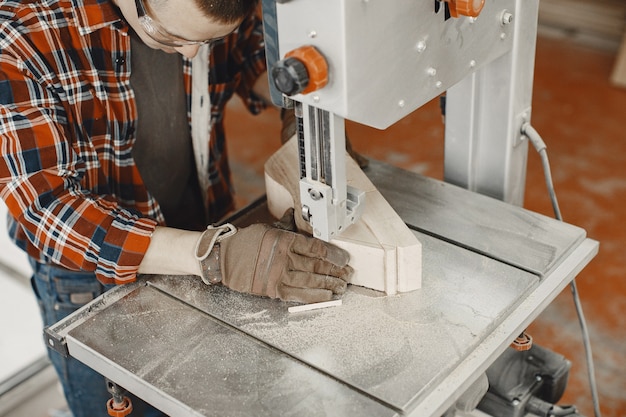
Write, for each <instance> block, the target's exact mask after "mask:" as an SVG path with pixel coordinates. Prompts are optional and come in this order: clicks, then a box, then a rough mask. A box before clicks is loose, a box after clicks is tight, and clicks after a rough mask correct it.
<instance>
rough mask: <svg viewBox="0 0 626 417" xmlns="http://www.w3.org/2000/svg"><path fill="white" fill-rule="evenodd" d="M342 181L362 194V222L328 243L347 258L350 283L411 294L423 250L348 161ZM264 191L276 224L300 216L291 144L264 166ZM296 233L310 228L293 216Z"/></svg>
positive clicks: (419, 280)
mask: <svg viewBox="0 0 626 417" xmlns="http://www.w3.org/2000/svg"><path fill="white" fill-rule="evenodd" d="M346 178H347V181H348V185H351V186H353V187H355V188H357V189H359V190H361V191H363V192H364V193H365V207H364V210H363V214H362V215H361V218H360V219H359V220H358V221H357V222H356V223H355V224H353V225H351V226H350V227H349V228H347V230H345V231H343V232H342V234H341V235H340V236H339V237H337V238H335V239H333V240H331V243H333V244H335V245H337V246H339V247H341V248H343V249H345V250H347V251H348V252H349V253H350V265H351V266H352V267H353V268H354V270H355V273H354V276H353V277H352V281H351V283H352V284H354V285H359V286H363V287H367V288H371V289H374V290H377V291H383V292H385V293H386V294H389V295H391V294H396V293H398V292H408V291H413V290H416V289H418V288H420V287H421V284H422V245H421V244H420V242H419V241H418V240H417V237H416V236H415V234H414V233H413V232H412V231H411V230H410V229H409V228H408V227H407V226H406V224H405V223H404V221H402V219H401V218H400V216H398V214H397V213H396V212H395V211H394V210H393V208H392V207H391V206H390V205H389V203H388V202H387V201H386V200H385V199H384V198H383V196H382V195H381V194H380V192H378V190H377V189H376V187H375V186H374V185H373V184H372V182H371V181H370V180H369V179H368V178H367V176H366V175H365V174H364V173H363V171H362V170H361V169H360V168H359V166H358V165H357V164H356V162H354V160H353V159H352V158H351V157H350V156H349V155H346ZM265 187H266V192H267V203H268V208H269V211H270V213H271V214H272V215H273V216H274V217H276V218H280V217H281V216H282V215H283V213H284V212H285V211H286V210H287V209H288V208H290V207H297V208H296V210H295V211H296V213H300V208H299V207H300V196H299V166H298V150H297V144H296V141H295V140H294V139H293V138H292V139H291V140H290V141H289V142H287V143H286V144H285V145H283V147H281V148H280V149H279V150H278V151H277V152H276V153H275V154H274V155H272V156H271V157H270V158H269V159H268V161H267V162H266V164H265ZM296 224H297V226H298V229H300V230H303V231H306V232H308V233H310V232H311V227H310V225H309V224H308V223H307V222H305V221H304V220H303V219H302V218H301V217H300V216H298V215H296Z"/></svg>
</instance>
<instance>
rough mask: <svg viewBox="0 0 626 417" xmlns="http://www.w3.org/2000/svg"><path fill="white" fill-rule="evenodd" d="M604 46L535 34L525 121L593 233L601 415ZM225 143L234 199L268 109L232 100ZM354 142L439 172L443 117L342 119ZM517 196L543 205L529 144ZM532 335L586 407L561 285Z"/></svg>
mask: <svg viewBox="0 0 626 417" xmlns="http://www.w3.org/2000/svg"><path fill="white" fill-rule="evenodd" d="M614 60H615V55H614V53H610V52H606V51H598V50H595V49H593V48H590V47H584V46H580V45H576V44H572V43H570V42H568V41H565V40H554V39H547V38H540V39H539V41H538V46H537V57H536V73H535V88H534V95H533V112H532V122H533V126H534V127H535V128H536V129H537V130H538V132H539V133H540V134H541V135H542V137H543V139H544V140H545V142H546V143H547V145H548V152H549V157H550V162H551V165H552V170H553V178H554V183H555V187H556V192H557V196H558V197H559V202H560V205H561V211H562V214H563V217H564V220H565V221H567V222H568V223H572V224H575V225H578V226H581V227H583V228H584V229H586V230H587V233H588V236H589V237H591V238H593V239H596V240H598V241H600V253H599V254H598V255H597V256H596V258H595V259H594V260H593V261H592V262H591V264H590V265H589V266H588V267H587V268H586V269H585V270H583V272H582V273H581V274H580V275H579V276H578V278H577V280H576V282H577V285H578V289H579V292H580V295H581V299H582V304H583V307H584V312H585V315H586V319H587V323H588V326H589V331H590V333H591V339H592V348H593V353H594V361H595V367H596V377H597V383H598V389H599V392H600V401H601V406H602V415H603V416H605V417H621V416H624V415H626V372H625V371H626V343H625V339H626V317H625V316H626V280H625V279H624V276H625V275H626V255H625V254H624V251H625V248H624V246H625V244H626V207H625V205H626V134H625V129H624V125H625V124H626V89H620V88H616V87H613V86H611V85H610V83H609V77H610V73H611V69H612V66H613V63H614ZM227 129H228V134H229V146H230V149H229V152H230V158H231V163H232V166H233V170H234V175H235V181H236V184H237V187H238V193H239V196H238V202H239V204H240V205H243V204H245V203H246V202H248V201H250V199H252V198H253V197H255V196H258V195H260V194H261V193H262V192H263V178H262V171H263V162H264V161H265V159H266V158H267V156H268V155H269V154H271V153H272V152H273V151H275V150H276V149H277V148H278V147H279V130H280V126H279V123H278V112H277V111H276V110H269V111H267V112H265V113H264V114H263V115H261V116H258V117H256V118H254V119H253V120H252V121H250V119H249V118H248V116H247V115H245V114H244V111H243V110H242V108H241V105H240V104H238V103H234V104H233V105H232V106H231V109H230V112H229V113H228V114H227ZM348 133H349V136H350V138H351V140H352V143H353V145H354V147H355V149H357V150H358V151H360V152H361V153H363V154H364V155H366V156H369V157H371V158H375V159H378V160H383V161H386V162H389V163H391V164H393V165H397V166H400V167H403V168H405V169H408V170H412V171H415V172H419V173H422V174H424V175H427V176H430V177H434V178H439V179H440V178H442V176H443V145H444V144H443V125H442V120H441V116H440V113H439V108H438V103H437V102H436V101H434V102H431V103H429V104H427V105H426V106H424V107H423V108H421V109H419V110H418V111H416V112H415V113H413V114H412V115H410V116H409V117H407V118H406V119H404V120H402V121H400V122H398V123H397V124H395V125H394V126H392V127H391V128H389V129H387V130H385V131H378V130H375V129H370V128H367V127H364V126H360V125H355V124H350V123H349V124H348ZM525 201H526V203H525V206H526V207H527V208H529V209H531V210H534V211H537V212H540V213H543V214H546V215H552V208H551V205H550V201H549V198H548V194H547V191H546V187H545V183H544V179H543V172H542V169H541V162H540V160H539V157H538V156H537V155H536V154H535V153H534V151H532V150H531V153H530V156H529V162H528V179H527V191H526V199H525ZM530 333H531V334H532V336H533V337H534V339H535V342H536V343H538V344H540V345H542V346H544V347H548V348H551V349H553V350H555V351H557V352H559V353H561V354H563V355H564V356H566V357H567V358H568V359H569V360H571V361H572V362H573V366H572V370H571V374H570V383H569V385H568V389H567V391H566V393H565V396H564V398H563V400H562V403H564V404H565V403H573V404H576V405H577V406H578V408H579V410H580V412H581V413H582V414H583V415H586V416H593V406H592V401H591V395H590V390H589V386H588V382H587V381H588V380H587V368H586V362H585V359H584V349H583V345H582V341H581V332H580V328H579V325H578V320H577V318H576V312H575V309H574V304H573V302H572V297H571V294H570V291H569V289H566V290H565V291H563V293H562V294H561V295H559V296H558V297H557V299H556V300H555V301H554V302H553V303H552V304H551V305H550V306H549V307H548V308H547V309H546V310H545V311H544V313H542V314H541V316H540V317H539V318H538V319H537V320H536V321H535V322H534V323H533V325H532V326H531V328H530Z"/></svg>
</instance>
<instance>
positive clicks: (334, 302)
mask: <svg viewBox="0 0 626 417" xmlns="http://www.w3.org/2000/svg"><path fill="white" fill-rule="evenodd" d="M340 305H341V300H332V301H324V302H321V303H312V304H302V305H299V306H292V307H289V308H288V309H287V310H289V312H290V313H300V312H302V311H311V310H318V309H320V308H327V307H338V306H340Z"/></svg>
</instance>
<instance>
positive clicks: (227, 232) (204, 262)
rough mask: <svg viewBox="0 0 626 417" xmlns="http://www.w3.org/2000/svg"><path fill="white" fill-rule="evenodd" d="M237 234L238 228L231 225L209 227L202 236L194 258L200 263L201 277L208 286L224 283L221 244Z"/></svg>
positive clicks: (197, 244)
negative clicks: (221, 265)
mask: <svg viewBox="0 0 626 417" xmlns="http://www.w3.org/2000/svg"><path fill="white" fill-rule="evenodd" d="M235 233H237V228H236V227H235V226H233V225H232V224H230V223H226V224H223V225H221V226H211V225H209V226H207V229H206V230H205V231H204V232H203V233H202V235H200V238H198V242H197V243H196V247H195V250H194V256H195V257H196V259H197V260H198V262H199V263H200V271H201V274H202V275H200V277H201V278H202V281H203V282H204V283H205V284H207V285H213V284H218V283H220V282H221V281H222V271H221V268H220V244H219V243H220V242H221V241H222V240H223V239H226V238H227V237H230V236H232V235H234V234H235Z"/></svg>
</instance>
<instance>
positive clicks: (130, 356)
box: [46, 161, 598, 417]
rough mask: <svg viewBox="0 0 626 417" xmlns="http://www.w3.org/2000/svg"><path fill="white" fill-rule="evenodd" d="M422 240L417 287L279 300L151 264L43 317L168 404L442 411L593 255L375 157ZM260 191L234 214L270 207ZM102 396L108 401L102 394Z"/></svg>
mask: <svg viewBox="0 0 626 417" xmlns="http://www.w3.org/2000/svg"><path fill="white" fill-rule="evenodd" d="M366 173H367V174H368V176H369V177H370V179H371V180H372V182H373V183H374V184H375V185H376V186H377V187H378V189H379V190H380V192H381V193H382V194H383V196H384V197H385V198H386V199H387V200H388V201H389V203H390V204H391V205H392V206H393V208H394V209H395V210H396V211H397V212H398V214H399V215H400V216H401V217H402V219H403V220H404V221H405V222H406V223H407V225H409V227H410V228H411V229H412V230H413V231H414V233H415V234H416V235H417V236H418V238H419V240H420V241H421V242H422V244H423V275H422V276H423V287H422V288H421V289H420V290H417V291H414V292H411V293H406V294H400V295H396V296H382V295H381V293H378V292H375V291H372V290H368V289H364V288H359V287H354V286H351V287H349V290H348V292H347V293H346V294H345V296H344V297H343V305H342V306H339V307H332V308H327V309H321V310H313V311H307V312H301V313H289V312H288V311H287V308H288V306H289V304H287V303H283V302H280V301H277V300H271V299H267V298H261V297H255V296H250V295H246V294H240V293H236V292H233V291H230V290H228V289H226V288H224V287H221V286H214V287H207V286H206V285H204V284H203V283H202V282H201V281H200V280H199V279H197V278H196V277H174V276H149V277H144V278H142V279H140V280H138V281H137V282H135V283H133V284H128V285H124V286H119V287H116V288H114V289H113V290H111V291H109V292H108V293H106V294H104V295H103V296H101V297H99V298H98V299H96V300H94V301H93V302H91V303H90V304H88V305H86V306H84V307H83V308H82V309H80V310H78V311H77V312H75V313H74V314H72V315H71V316H69V317H67V318H66V319H64V320H62V321H60V322H59V323H57V324H55V325H54V326H52V327H50V328H48V329H47V330H46V338H47V341H48V343H49V344H50V345H52V346H54V347H55V348H56V349H57V350H59V351H61V352H65V353H66V354H69V355H70V356H73V357H75V358H77V359H78V360H80V361H82V362H84V363H85V364H87V365H88V366H90V367H91V368H93V369H95V370H96V371H98V372H100V373H101V374H103V375H104V376H105V377H107V378H109V379H110V380H111V381H113V382H115V383H117V384H119V385H120V386H122V387H124V388H125V389H127V390H128V391H130V392H133V393H134V394H136V395H137V396H139V397H141V398H143V399H144V400H146V401H148V402H149V403H151V404H153V405H154V406H155V407H157V408H159V409H161V410H162V411H164V412H165V413H167V414H169V415H172V416H177V417H185V416H244V415H250V416H256V417H260V416H329V415H332V416H364V415H367V416H394V415H411V416H420V417H424V416H438V415H441V414H443V413H444V412H445V411H446V409H447V408H448V407H450V406H451V405H453V404H454V402H455V401H456V399H457V398H458V397H459V396H460V395H461V394H462V393H463V392H464V391H465V390H466V389H467V388H468V387H469V386H470V385H471V384H473V383H474V382H475V380H476V379H477V378H478V377H479V375H481V374H482V373H483V372H484V371H485V370H486V368H487V367H488V366H489V365H490V364H491V363H492V362H493V361H494V360H495V359H496V358H497V357H498V356H499V355H500V354H501V353H502V352H503V351H504V350H505V349H506V348H507V346H509V344H510V343H511V342H512V341H513V340H514V339H515V338H516V337H517V336H518V335H519V334H520V333H521V332H522V331H523V330H524V329H525V327H526V326H528V325H529V324H530V323H531V322H532V321H533V320H534V319H535V318H536V317H537V316H538V315H539V313H540V312H541V311H542V310H543V309H544V308H545V307H546V306H547V305H548V304H549V303H550V302H551V301H552V300H553V299H554V298H555V297H556V296H557V294H558V293H559V292H560V291H561V290H562V289H563V288H564V287H565V286H566V285H567V284H568V283H569V282H570V281H571V280H572V279H573V278H574V277H575V276H576V275H577V274H578V272H579V271H580V270H581V269H582V268H583V267H584V266H585V265H586V264H587V263H588V262H589V261H590V260H591V259H592V258H593V257H594V256H595V254H596V253H597V251H598V242H596V241H594V240H591V239H588V238H587V237H586V233H585V231H584V230H583V229H580V228H578V227H575V226H572V225H569V224H565V223H562V222H558V221H556V220H554V219H551V218H548V217H545V216H542V215H539V214H536V213H533V212H530V211H527V210H525V209H523V208H520V207H516V206H512V205H509V204H506V203H503V202H501V201H499V200H495V199H492V198H489V197H485V196H483V195H479V194H476V193H473V192H469V191H467V190H464V189H461V188H458V187H456V186H453V185H450V184H446V183H443V182H440V181H437V180H433V179H429V178H425V177H422V176H420V175H417V174H413V173H409V172H406V171H403V170H400V169H398V168H394V167H391V166H389V165H386V164H382V163H378V162H375V161H372V162H371V166H370V168H368V170H367V172H366ZM266 216H267V211H266V208H265V205H264V202H263V201H260V202H257V203H256V204H254V205H253V206H251V207H249V208H248V209H246V210H244V211H242V212H241V213H240V214H239V215H238V216H237V217H236V219H235V221H236V222H238V223H239V224H246V223H251V222H254V221H258V220H263V219H266ZM103 407H104V404H103Z"/></svg>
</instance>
